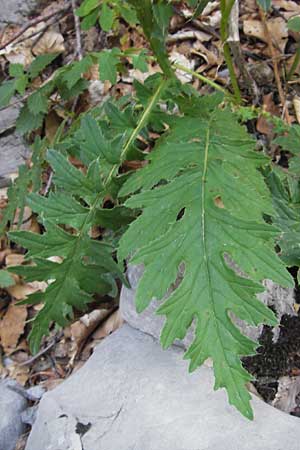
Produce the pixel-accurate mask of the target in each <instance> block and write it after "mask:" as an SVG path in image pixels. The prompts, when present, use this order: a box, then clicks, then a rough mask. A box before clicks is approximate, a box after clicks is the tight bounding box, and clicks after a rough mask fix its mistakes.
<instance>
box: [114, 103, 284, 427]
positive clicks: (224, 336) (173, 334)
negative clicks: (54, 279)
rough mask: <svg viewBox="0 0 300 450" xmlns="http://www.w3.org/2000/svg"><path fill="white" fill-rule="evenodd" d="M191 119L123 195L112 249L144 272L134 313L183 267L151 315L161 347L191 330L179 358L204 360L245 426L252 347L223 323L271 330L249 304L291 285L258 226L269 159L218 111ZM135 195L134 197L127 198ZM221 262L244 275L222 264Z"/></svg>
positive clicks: (175, 129) (270, 233) (269, 232)
mask: <svg viewBox="0 0 300 450" xmlns="http://www.w3.org/2000/svg"><path fill="white" fill-rule="evenodd" d="M197 102H198V100H197V99H195V98H194V100H193V102H191V104H193V108H191V112H190V113H189V112H188V110H187V111H186V114H185V116H183V117H173V120H170V122H169V130H168V132H167V133H165V135H164V136H163V137H162V138H161V139H160V140H159V141H158V142H157V144H156V146H155V148H154V150H153V152H152V153H151V154H150V155H149V157H148V160H149V163H148V165H146V166H145V167H143V168H142V169H140V170H138V171H137V172H136V173H135V174H133V175H132V176H131V177H130V178H129V179H128V180H127V181H126V183H125V184H124V185H123V187H122V188H121V191H120V196H121V197H127V196H130V197H129V198H128V199H127V201H126V202H125V205H126V206H127V207H130V208H135V209H136V208H139V209H140V210H141V215H140V216H139V217H138V218H137V219H136V220H135V221H134V222H133V223H132V224H131V225H130V226H129V228H128V230H127V231H126V232H125V234H124V235H123V237H122V238H121V240H120V246H119V250H118V254H119V258H120V259H124V258H126V257H127V256H130V257H131V259H130V261H131V263H132V264H143V265H144V268H145V270H144V274H143V277H142V278H141V280H140V283H139V286H138V289H137V294H136V305H137V310H138V311H139V312H141V311H143V310H144V309H145V308H146V307H147V306H148V305H149V303H150V301H151V299H153V298H156V299H158V300H162V299H164V298H165V295H166V293H167V292H168V289H169V288H170V286H171V285H172V284H173V283H174V282H175V280H176V278H177V275H178V272H179V268H180V267H182V266H183V267H184V275H183V279H182V281H181V283H180V284H179V286H178V287H177V288H175V290H174V291H173V293H172V294H171V295H170V296H169V297H168V298H167V300H165V301H163V303H162V305H161V306H160V308H159V309H158V311H157V313H158V314H161V315H164V316H165V317H166V322H165V325H164V327H163V330H162V333H161V342H162V345H163V347H164V348H165V347H168V346H169V345H171V344H172V343H173V342H174V340H175V339H183V338H184V336H185V335H186V333H187V330H188V328H189V327H190V326H191V324H192V322H196V329H195V339H194V342H193V343H192V345H191V346H190V348H189V349H188V351H187V353H186V355H185V358H187V359H190V370H191V371H192V370H195V369H196V368H197V367H198V366H200V365H201V364H202V363H203V362H204V361H205V360H206V359H207V358H209V357H210V358H212V360H213V365H214V372H215V380H216V381H215V388H216V389H217V388H221V387H225V388H226V390H227V393H228V397H229V401H230V403H231V404H233V405H234V406H235V407H236V408H237V409H238V410H240V411H241V412H242V414H244V415H245V416H246V417H248V418H252V417H253V414H252V409H251V406H250V398H251V397H250V394H249V392H248V390H247V388H246V383H247V382H248V381H249V380H251V379H252V378H251V376H250V375H249V373H248V372H247V371H246V370H245V369H244V368H243V366H242V364H241V361H240V357H241V356H242V355H243V356H244V355H251V354H253V353H254V352H255V349H256V346H257V343H256V342H253V341H252V340H250V339H249V338H247V337H246V336H244V335H243V334H242V333H241V331H240V330H239V329H238V328H237V327H236V326H235V325H234V323H233V322H232V316H231V314H234V315H235V316H237V317H239V318H240V319H242V320H244V321H246V322H247V323H248V324H251V325H258V324H259V323H267V324H270V325H274V324H275V323H276V318H275V316H274V314H273V312H272V311H271V310H269V309H268V308H267V307H266V306H265V305H263V304H262V303H261V302H260V301H259V300H258V299H257V298H256V295H257V294H258V293H259V292H262V291H263V290H264V288H263V286H262V284H261V281H262V280H263V279H266V278H269V279H272V280H274V281H275V282H277V283H279V284H281V285H283V286H292V285H293V282H292V279H291V277H290V276H289V274H288V272H287V271H286V269H285V266H284V264H283V262H282V261H281V260H280V258H279V257H278V256H277V254H276V253H275V251H274V239H275V237H276V236H277V235H278V234H279V230H278V229H277V228H276V227H275V226H272V225H270V224H267V223H265V221H264V219H263V215H264V214H270V215H271V214H272V213H273V212H274V211H273V207H272V200H271V198H270V193H269V191H268V188H267V186H266V185H265V183H264V179H263V177H262V175H261V173H260V172H259V171H258V169H259V168H261V167H263V166H264V165H265V164H266V163H268V159H267V158H266V157H265V156H263V155H262V154H260V153H257V152H255V151H254V150H253V149H254V146H255V143H254V141H253V140H252V139H251V138H250V137H249V136H248V134H247V132H246V130H245V128H244V127H242V126H240V125H239V124H238V122H237V120H236V119H235V117H234V116H233V115H232V114H231V112H230V111H229V110H227V109H225V110H222V109H220V108H218V107H215V99H214V98H212V101H211V105H210V104H209V102H208V99H207V98H206V99H205V102H204V103H203V104H202V103H201V101H200V102H199V104H198V107H196V106H195V105H197ZM132 194H134V195H132ZM226 255H228V256H230V258H231V259H232V260H233V261H234V262H235V263H236V265H237V266H238V267H239V268H240V269H241V270H242V272H243V273H244V274H245V275H246V278H243V277H241V276H240V275H239V274H237V273H236V272H235V271H234V270H232V268H230V267H229V266H228V265H227V263H226V259H225V257H226Z"/></svg>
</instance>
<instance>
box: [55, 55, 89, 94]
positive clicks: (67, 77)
mask: <svg viewBox="0 0 300 450" xmlns="http://www.w3.org/2000/svg"><path fill="white" fill-rule="evenodd" d="M92 64H93V60H92V58H91V57H90V56H85V57H84V58H82V60H81V61H75V62H74V63H73V64H71V66H70V68H69V69H68V70H67V71H66V72H65V73H64V74H63V76H62V79H63V81H65V82H66V84H67V87H68V89H72V88H73V87H74V86H75V84H76V83H77V82H78V81H79V80H80V79H81V75H82V74H84V73H86V72H87V71H88V70H89V68H90V67H91V65H92Z"/></svg>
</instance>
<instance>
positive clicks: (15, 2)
mask: <svg viewBox="0 0 300 450" xmlns="http://www.w3.org/2000/svg"><path fill="white" fill-rule="evenodd" d="M36 4H37V1H36V0H9V1H8V0H0V11H1V14H0V27H2V26H4V25H6V24H12V23H20V24H22V22H23V21H24V17H26V16H27V15H28V14H30V12H32V11H33V9H34V7H35V5H36Z"/></svg>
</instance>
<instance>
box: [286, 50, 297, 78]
mask: <svg viewBox="0 0 300 450" xmlns="http://www.w3.org/2000/svg"><path fill="white" fill-rule="evenodd" d="M299 62H300V42H299V43H298V47H297V50H296V54H295V58H294V61H293V64H292V67H291V68H290V70H289V71H288V74H287V77H286V79H287V81H290V79H291V78H292V76H293V75H294V73H295V70H296V69H297V67H298V65H299Z"/></svg>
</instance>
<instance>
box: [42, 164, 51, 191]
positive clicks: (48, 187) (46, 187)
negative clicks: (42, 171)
mask: <svg viewBox="0 0 300 450" xmlns="http://www.w3.org/2000/svg"><path fill="white" fill-rule="evenodd" d="M52 178H53V171H52V170H51V172H50V175H49V178H48V181H47V184H46V186H45V189H44V192H43V195H44V196H46V195H47V194H48V192H49V189H50V187H51V184H52Z"/></svg>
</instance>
